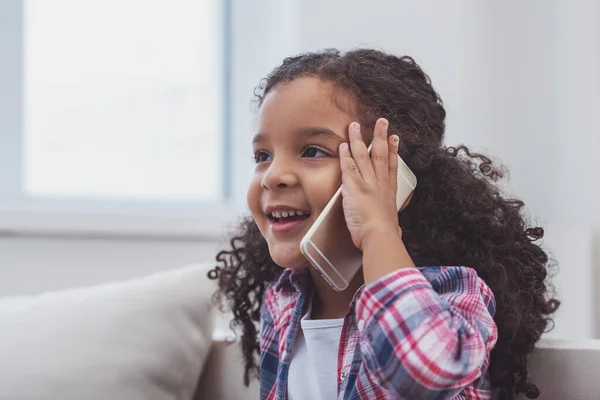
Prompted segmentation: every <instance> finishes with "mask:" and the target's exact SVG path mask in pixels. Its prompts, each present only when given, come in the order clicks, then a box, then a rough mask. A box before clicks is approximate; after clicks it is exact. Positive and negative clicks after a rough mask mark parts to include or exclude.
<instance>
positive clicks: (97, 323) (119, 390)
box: [0, 264, 600, 400]
mask: <svg viewBox="0 0 600 400" xmlns="http://www.w3.org/2000/svg"><path fill="white" fill-rule="evenodd" d="M209 268H210V265H209V264H196V265H191V266H186V267H182V268H176V269H173V270H169V271H165V272H161V273H157V274H153V275H150V276H146V277H143V278H138V279H132V280H128V281H120V282H113V283H105V284H100V285H95V286H91V287H82V288H75V289H68V290H61V291H54V292H46V293H40V294H38V295H32V296H9V297H4V298H0V339H1V340H0V400H50V399H52V400H54V399H58V398H60V399H61V400H71V399H72V400H75V399H77V400H82V399H85V400H107V399H111V400H121V399H122V400H142V399H144V400H147V399H151V400H163V399H164V400H202V399H205V400H244V399H257V398H259V389H258V384H257V382H256V381H254V382H252V384H251V385H250V387H244V385H243V383H242V376H243V374H242V372H243V363H242V357H241V353H240V348H239V345H238V343H237V342H236V338H235V336H234V335H232V333H231V331H230V330H229V329H228V326H227V318H226V317H224V315H223V314H220V313H218V312H217V311H216V310H215V307H214V306H213V302H212V293H214V290H215V286H214V283H213V282H212V281H209V280H208V279H207V277H206V274H207V272H208V270H209ZM597 368H600V341H595V340H584V341H563V340H556V339H555V340H544V341H542V342H541V343H540V344H539V346H538V348H537V350H536V351H535V353H534V354H533V356H532V357H531V370H532V371H531V378H532V380H533V381H534V382H536V383H537V384H538V385H539V386H540V388H541V390H542V396H541V399H543V400H565V399H568V400H579V399H581V400H591V399H600V395H599V393H600V379H598V378H597V376H598V372H597Z"/></svg>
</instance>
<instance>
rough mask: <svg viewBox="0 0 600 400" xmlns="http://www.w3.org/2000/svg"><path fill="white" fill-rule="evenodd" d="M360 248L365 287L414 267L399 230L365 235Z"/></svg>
mask: <svg viewBox="0 0 600 400" xmlns="http://www.w3.org/2000/svg"><path fill="white" fill-rule="evenodd" d="M362 247H363V274H364V279H365V284H366V285H368V284H369V283H372V282H375V281H377V280H378V279H380V278H382V277H384V276H386V275H388V274H389V273H391V272H394V271H397V270H399V269H402V268H411V267H413V268H414V267H415V263H414V262H413V260H412V258H411V257H410V255H409V254H408V250H407V249H406V246H404V242H403V241H402V236H401V231H400V229H397V230H396V231H395V232H390V231H385V230H381V231H379V232H378V233H377V234H371V235H367V236H366V237H365V239H364V242H363V246H362Z"/></svg>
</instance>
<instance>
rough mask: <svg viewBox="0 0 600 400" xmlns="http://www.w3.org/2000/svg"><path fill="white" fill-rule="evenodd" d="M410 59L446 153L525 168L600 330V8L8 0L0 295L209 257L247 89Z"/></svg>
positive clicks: (595, 4)
mask: <svg viewBox="0 0 600 400" xmlns="http://www.w3.org/2000/svg"><path fill="white" fill-rule="evenodd" d="M365 46H368V47H375V48H378V49H382V50H386V51H389V52H392V53H395V54H397V55H405V54H406V55H410V56H412V57H414V58H415V59H416V60H417V62H418V63H419V64H420V65H421V66H422V67H423V68H424V69H425V71H426V72H427V73H428V74H429V75H430V77H431V79H432V81H433V84H434V86H435V88H436V89H437V90H438V92H439V93H440V94H441V96H442V99H443V100H444V102H445V106H446V110H447V111H448V120H447V139H446V142H447V144H448V145H455V144H460V143H464V144H467V145H469V146H472V147H473V148H474V149H476V150H479V151H484V152H486V153H489V154H491V155H493V156H494V157H495V158H496V159H497V160H499V161H501V162H503V163H504V164H506V165H507V166H508V168H509V169H510V176H509V180H508V183H507V184H508V186H509V188H510V190H511V192H512V193H514V194H515V195H516V196H518V197H520V198H521V199H523V200H524V201H525V202H526V205H527V206H528V210H529V212H530V214H531V216H532V217H533V218H534V219H535V221H537V222H538V223H539V224H541V225H542V226H543V227H544V228H545V230H546V237H545V239H544V244H545V245H546V246H547V248H548V249H550V251H551V253H552V255H553V256H554V258H556V260H557V261H558V263H559V271H558V273H557V275H556V276H555V277H554V283H555V286H556V290H557V295H558V297H559V298H560V299H561V300H562V302H563V304H562V306H561V308H560V310H559V312H558V315H557V316H556V328H555V330H554V331H552V332H551V333H550V334H549V335H550V336H553V337H561V338H570V339H578V338H593V337H596V338H600V289H596V288H597V287H598V286H600V178H599V176H598V175H600V154H599V151H600V111H599V109H600V0H569V1H567V0H530V1H526V2H525V1H518V0H504V1H502V2H491V1H487V2H482V1H478V0H455V1H452V2H448V1H441V0H439V1H433V0H419V1H416V0H411V1H409V0H385V1H384V0H381V1H370V2H365V1H360V0H318V1H317V0H287V1H286V0H251V1H248V0H169V1H166V0H0V296H6V295H15V294H35V293H39V292H41V291H46V290H56V289H63V288H68V287H74V286H80V285H89V284H95V283H99V282H106V281H111V280H117V279H125V278H130V277H136V276H142V275H146V274H148V273H151V272H155V271H159V270H164V269H169V268H174V267H178V266H181V265H183V264H187V263H192V262H198V261H206V260H212V259H214V256H215V253H216V251H217V249H218V248H219V246H220V245H221V244H222V238H223V234H224V233H225V232H226V231H227V229H228V228H230V227H231V225H232V223H233V222H234V221H235V219H236V218H237V216H238V215H239V214H240V213H243V212H244V210H245V190H246V185H247V182H248V179H249V176H250V173H251V171H252V168H253V167H252V161H251V158H252V154H251V146H250V139H251V137H252V135H253V122H254V118H255V114H254V112H253V106H252V94H253V90H254V87H255V86H256V85H257V84H258V82H259V81H260V79H261V78H263V77H264V76H265V75H266V74H267V73H268V72H269V71H270V70H271V69H272V68H273V67H274V66H276V65H277V64H278V63H279V62H281V60H282V59H283V58H284V57H285V56H288V55H292V54H295V53H298V52H303V51H310V50H317V49H321V48H325V47H338V48H341V49H349V48H354V47H365Z"/></svg>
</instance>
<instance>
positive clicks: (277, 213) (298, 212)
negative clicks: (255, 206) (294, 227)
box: [271, 210, 308, 218]
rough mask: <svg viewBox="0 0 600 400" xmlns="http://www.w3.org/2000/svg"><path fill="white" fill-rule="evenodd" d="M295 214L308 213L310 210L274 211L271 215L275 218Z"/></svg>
mask: <svg viewBox="0 0 600 400" xmlns="http://www.w3.org/2000/svg"><path fill="white" fill-rule="evenodd" d="M294 215H299V216H302V215H308V212H304V211H300V210H298V211H273V212H271V216H272V217H273V218H286V217H293V216H294Z"/></svg>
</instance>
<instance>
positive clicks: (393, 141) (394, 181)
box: [386, 135, 400, 193]
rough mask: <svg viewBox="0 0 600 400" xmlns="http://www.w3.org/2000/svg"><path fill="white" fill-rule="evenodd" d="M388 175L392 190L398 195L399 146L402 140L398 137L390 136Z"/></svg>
mask: <svg viewBox="0 0 600 400" xmlns="http://www.w3.org/2000/svg"><path fill="white" fill-rule="evenodd" d="M387 140H388V143H387V144H388V169H387V171H386V173H387V174H388V177H389V180H390V184H391V185H392V190H393V191H394V193H396V190H397V189H398V146H399V143H400V139H399V138H398V136H396V135H392V136H390V137H389V138H388V139H387Z"/></svg>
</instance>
